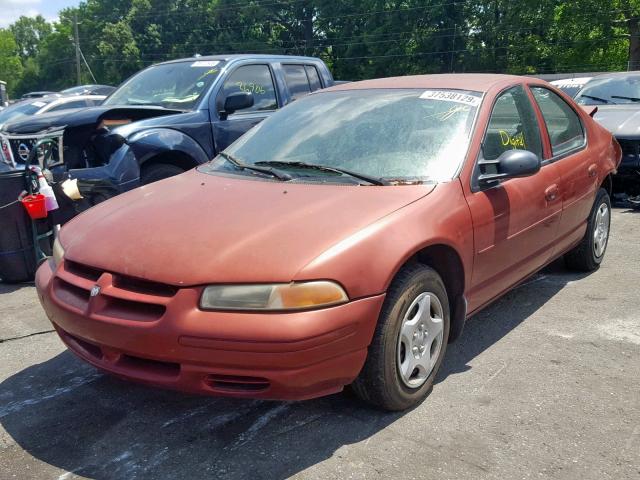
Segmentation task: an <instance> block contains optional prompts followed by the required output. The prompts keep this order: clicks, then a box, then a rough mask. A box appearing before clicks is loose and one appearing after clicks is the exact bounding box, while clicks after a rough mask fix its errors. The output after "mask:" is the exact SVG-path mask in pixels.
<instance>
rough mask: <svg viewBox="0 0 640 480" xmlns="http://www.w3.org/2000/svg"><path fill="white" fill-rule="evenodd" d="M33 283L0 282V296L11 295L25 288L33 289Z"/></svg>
mask: <svg viewBox="0 0 640 480" xmlns="http://www.w3.org/2000/svg"><path fill="white" fill-rule="evenodd" d="M33 285H34V284H33V282H26V283H5V282H3V281H2V280H0V295H2V294H3V293H13V292H16V291H18V290H21V289H23V288H27V287H33Z"/></svg>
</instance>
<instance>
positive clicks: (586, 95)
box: [576, 75, 640, 105]
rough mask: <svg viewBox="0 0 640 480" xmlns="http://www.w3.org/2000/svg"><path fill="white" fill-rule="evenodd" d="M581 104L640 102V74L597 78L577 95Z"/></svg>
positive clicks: (577, 100) (577, 99)
mask: <svg viewBox="0 0 640 480" xmlns="http://www.w3.org/2000/svg"><path fill="white" fill-rule="evenodd" d="M576 102H578V103H579V104H580V105H607V104H609V105H616V104H621V103H639V102H640V75H625V76H616V77H606V78H595V79H593V80H591V81H590V82H589V83H587V84H586V85H585V87H584V88H583V89H582V90H581V91H580V92H579V93H578V95H577V96H576Z"/></svg>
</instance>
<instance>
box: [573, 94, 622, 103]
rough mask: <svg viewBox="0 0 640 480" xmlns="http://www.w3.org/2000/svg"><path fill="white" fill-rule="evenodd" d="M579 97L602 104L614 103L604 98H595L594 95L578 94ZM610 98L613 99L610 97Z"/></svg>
mask: <svg viewBox="0 0 640 480" xmlns="http://www.w3.org/2000/svg"><path fill="white" fill-rule="evenodd" d="M580 96H581V97H585V98H590V99H591V100H597V101H598V102H603V103H614V102H612V101H611V100H607V99H606V98H600V97H596V96H594V95H586V94H584V93H582V94H580ZM612 98H615V97H613V96H612Z"/></svg>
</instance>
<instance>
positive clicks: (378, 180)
mask: <svg viewBox="0 0 640 480" xmlns="http://www.w3.org/2000/svg"><path fill="white" fill-rule="evenodd" d="M256 165H281V166H291V167H299V168H308V169H314V170H321V171H324V172H334V173H340V174H342V175H347V176H349V177H353V178H357V179H358V180H363V181H365V182H367V183H370V184H371V185H389V182H387V181H385V180H383V179H381V178H377V177H372V176H369V175H366V174H364V173H359V172H352V171H351V170H346V169H344V168H338V167H327V166H326V165H318V164H315V163H306V162H283V161H279V160H271V161H268V162H256Z"/></svg>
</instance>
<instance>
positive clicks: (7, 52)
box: [0, 29, 22, 95]
mask: <svg viewBox="0 0 640 480" xmlns="http://www.w3.org/2000/svg"><path fill="white" fill-rule="evenodd" d="M21 77H22V63H21V62H20V57H19V56H18V45H17V44H16V41H15V39H14V37H13V34H12V33H11V31H10V30H5V29H0V79H3V80H4V81H5V82H7V90H8V92H9V95H13V93H14V90H15V87H16V85H17V83H18V81H19V79H20V78H21Z"/></svg>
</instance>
